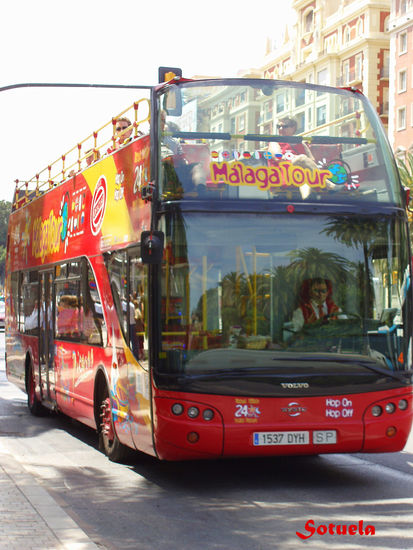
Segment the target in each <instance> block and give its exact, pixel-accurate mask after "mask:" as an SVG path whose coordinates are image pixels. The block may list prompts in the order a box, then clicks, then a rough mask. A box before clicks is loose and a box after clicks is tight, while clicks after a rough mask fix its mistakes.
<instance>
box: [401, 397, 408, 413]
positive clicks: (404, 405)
mask: <svg viewBox="0 0 413 550" xmlns="http://www.w3.org/2000/svg"><path fill="white" fill-rule="evenodd" d="M408 406H409V403H408V402H407V400H406V399H400V401H399V409H400V410H401V411H405V410H406V409H407V407H408Z"/></svg>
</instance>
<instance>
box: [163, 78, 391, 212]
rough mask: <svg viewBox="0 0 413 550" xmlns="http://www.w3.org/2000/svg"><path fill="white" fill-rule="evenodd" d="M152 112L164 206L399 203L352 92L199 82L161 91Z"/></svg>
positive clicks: (374, 129) (374, 125)
mask: <svg viewBox="0 0 413 550" xmlns="http://www.w3.org/2000/svg"><path fill="white" fill-rule="evenodd" d="M171 104H172V105H173V108H171V107H170V105H171ZM158 107H159V143H158V148H159V159H160V160H159V163H160V164H159V172H160V175H161V177H160V188H161V189H160V196H161V198H162V199H163V200H178V199H182V198H185V199H200V200H204V199H208V200H224V199H248V200H251V199H260V200H283V199H285V200H292V199H294V200H299V201H311V200H316V201H325V202H329V201H330V202H331V201H337V200H338V201H340V202H360V201H365V202H366V201H369V202H380V203H391V204H401V197H400V186H399V185H396V186H395V185H394V183H393V182H394V181H398V176H397V171H396V169H395V166H394V162H393V160H392V155H391V150H390V148H389V145H388V143H387V139H386V137H385V134H384V132H383V128H382V127H381V125H380V122H379V119H378V117H377V115H376V113H375V112H374V111H373V110H372V107H371V105H370V104H369V102H368V101H367V100H366V98H364V96H363V95H362V94H361V93H359V92H358V91H356V90H353V91H352V90H348V89H336V88H328V87H318V86H316V85H311V84H306V83H292V82H280V81H272V80H268V81H263V80H232V81H231V80H222V81H218V83H217V81H214V82H208V81H195V82H185V83H179V84H176V85H169V86H167V87H166V88H165V90H164V92H163V94H162V95H160V101H159V105H158Z"/></svg>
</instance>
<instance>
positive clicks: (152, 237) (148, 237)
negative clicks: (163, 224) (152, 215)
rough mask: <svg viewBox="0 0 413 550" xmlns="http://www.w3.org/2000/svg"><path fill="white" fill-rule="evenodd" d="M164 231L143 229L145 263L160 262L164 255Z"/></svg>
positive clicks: (142, 251) (142, 244)
mask: <svg viewBox="0 0 413 550" xmlns="http://www.w3.org/2000/svg"><path fill="white" fill-rule="evenodd" d="M163 243H164V234H163V233H162V231H142V233H141V259H142V262H143V263H144V264H160V263H161V261H162V257H163Z"/></svg>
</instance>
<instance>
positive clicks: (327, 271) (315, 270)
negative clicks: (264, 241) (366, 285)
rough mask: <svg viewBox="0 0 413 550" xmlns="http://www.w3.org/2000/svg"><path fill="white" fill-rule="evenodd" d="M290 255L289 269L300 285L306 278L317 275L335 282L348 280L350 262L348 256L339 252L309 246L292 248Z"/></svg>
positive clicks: (296, 282)
mask: <svg viewBox="0 0 413 550" xmlns="http://www.w3.org/2000/svg"><path fill="white" fill-rule="evenodd" d="M288 255H289V256H290V258H291V259H292V262H291V263H290V265H289V266H288V267H287V269H288V272H289V274H290V275H292V276H293V277H294V281H295V284H296V285H298V286H299V285H300V284H301V282H302V281H303V280H304V279H313V278H315V277H322V278H324V279H330V280H332V281H335V282H339V281H344V280H346V275H347V272H348V270H349V263H348V261H347V260H346V258H343V256H340V255H339V254H334V253H333V252H323V251H322V250H320V249H319V248H315V247H308V248H298V249H297V250H292V251H291V252H290V253H289V254H288Z"/></svg>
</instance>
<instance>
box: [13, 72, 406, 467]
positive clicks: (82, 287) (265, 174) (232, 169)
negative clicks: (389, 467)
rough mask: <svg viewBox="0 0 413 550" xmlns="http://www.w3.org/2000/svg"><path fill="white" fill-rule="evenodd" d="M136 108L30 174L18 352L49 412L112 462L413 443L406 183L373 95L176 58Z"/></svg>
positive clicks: (18, 255)
mask: <svg viewBox="0 0 413 550" xmlns="http://www.w3.org/2000/svg"><path fill="white" fill-rule="evenodd" d="M146 108H147V112H146V114H142V111H144V110H145V109H146ZM123 114H125V113H123ZM126 115H128V113H126ZM121 120H122V117H116V118H115V119H114V120H113V121H111V122H109V125H108V126H107V127H103V128H106V130H107V129H108V128H109V133H110V135H106V137H105V135H104V130H103V129H101V130H100V131H99V132H93V134H91V136H89V138H88V140H89V143H88V142H87V140H85V141H84V142H81V143H79V145H77V146H76V147H75V148H74V149H73V150H72V151H71V154H72V156H73V155H74V160H73V161H70V160H69V157H70V155H69V154H65V155H63V156H62V158H61V159H60V161H59V162H60V163H61V164H60V166H59V170H58V171H57V174H56V175H54V172H53V170H54V169H55V168H56V166H55V165H51V166H49V167H47V168H46V169H45V170H44V171H43V172H39V173H38V174H37V175H36V176H35V177H34V178H33V180H31V181H30V182H25V183H23V184H18V186H17V188H16V192H15V195H14V201H13V212H12V214H11V216H10V223H9V233H8V253H7V275H6V289H7V294H6V296H7V297H6V306H7V313H6V353H7V358H6V368H7V376H8V378H9V380H11V381H13V382H14V383H16V384H17V385H19V386H20V387H21V388H22V389H24V390H26V391H27V393H28V406H29V408H30V410H31V412H32V413H34V414H39V413H40V412H42V411H43V410H45V409H47V408H48V409H52V410H56V411H60V412H62V413H64V414H66V415H68V416H70V417H73V418H75V419H77V420H79V421H81V422H83V423H85V424H87V425H88V426H90V427H92V428H95V429H96V430H97V432H98V434H99V438H100V442H101V447H102V449H103V450H104V452H105V453H106V454H107V455H108V456H109V458H110V459H112V460H121V459H122V458H123V457H124V456H125V453H126V452H127V451H128V450H129V449H136V450H138V451H142V452H144V453H148V454H150V455H154V456H157V457H159V458H160V459H166V460H183V459H197V458H202V459H204V458H217V457H230V456H231V457H237V456H255V457H260V456H261V457H263V456H270V455H280V454H320V453H332V452H333V453H337V452H340V453H343V452H387V451H399V450H401V449H402V448H403V446H404V445H405V443H406V440H407V437H408V435H409V431H410V427H411V422H412V383H411V379H412V288H411V257H410V243H409V236H408V224H407V216H406V206H407V205H406V202H407V199H406V196H405V193H404V191H403V189H402V187H401V185H400V181H399V178H398V173H397V169H396V167H395V163H394V159H393V157H392V153H391V149H390V147H389V145H388V142H387V139H386V137H385V134H384V131H383V128H382V126H381V124H380V121H379V119H378V117H377V115H376V113H375V111H374V109H373V108H372V106H371V105H370V103H369V102H368V100H367V99H366V98H365V97H364V96H363V94H362V93H360V92H359V91H358V90H355V89H336V88H330V87H320V86H316V85H312V84H306V83H293V82H281V81H273V80H258V79H221V80H196V81H190V80H186V79H182V78H180V77H175V78H172V79H171V80H170V81H169V82H166V83H164V84H159V85H157V86H154V87H153V88H151V89H150V90H149V92H148V97H144V98H140V99H138V100H137V101H136V103H135V104H134V105H133V106H132V108H131V115H130V120H129V121H126V125H125V120H123V125H120V124H119V121H121ZM112 122H113V124H112ZM125 137H126V138H127V139H122V138H125ZM105 140H106V143H105ZM102 142H103V144H102ZM88 155H89V157H88ZM90 156H91V158H90ZM88 158H89V160H90V165H89V166H85V165H84V163H85V161H86V160H88Z"/></svg>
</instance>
